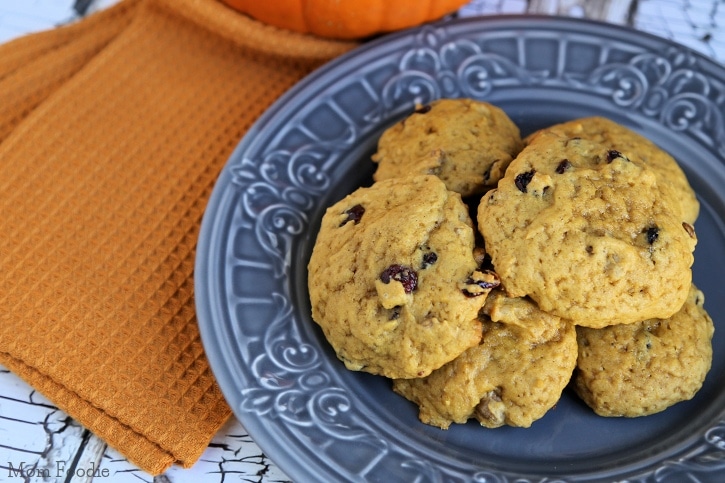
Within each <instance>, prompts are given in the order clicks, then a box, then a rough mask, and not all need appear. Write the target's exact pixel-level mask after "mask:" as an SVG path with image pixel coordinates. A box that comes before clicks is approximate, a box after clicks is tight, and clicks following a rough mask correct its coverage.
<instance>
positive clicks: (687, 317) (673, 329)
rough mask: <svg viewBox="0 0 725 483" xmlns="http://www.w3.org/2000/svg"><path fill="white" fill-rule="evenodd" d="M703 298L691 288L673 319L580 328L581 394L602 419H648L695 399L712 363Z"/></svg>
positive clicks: (710, 326)
mask: <svg viewBox="0 0 725 483" xmlns="http://www.w3.org/2000/svg"><path fill="white" fill-rule="evenodd" d="M704 300H705V297H704V295H703V294H702V292H700V291H699V290H697V288H696V287H694V286H693V287H692V289H691V290H690V293H689V296H688V298H687V301H686V302H685V304H684V306H683V307H682V310H680V311H679V312H678V313H677V314H675V315H674V316H673V317H671V318H669V319H665V320H661V319H651V320H645V321H643V322H638V323H635V324H626V325H614V326H611V327H606V328H604V329H588V328H582V327H579V328H577V339H578V344H579V360H578V362H577V371H576V376H575V378H574V382H575V384H574V387H575V390H576V392H577V394H579V396H580V397H581V398H582V399H583V400H584V401H585V402H586V403H587V404H588V405H589V406H590V407H591V408H592V409H594V411H595V412H596V413H597V414H599V415H600V416H625V417H637V416H646V415H649V414H654V413H657V412H660V411H662V410H664V409H666V408H668V407H669V406H672V405H673V404H676V403H678V402H680V401H685V400H688V399H691V398H692V397H693V395H694V394H695V393H696V392H697V391H698V390H699V389H700V387H701V386H702V383H703V381H704V379H705V376H706V374H707V372H708V371H709V370H710V365H711V362H712V345H711V341H712V336H713V331H714V328H713V323H712V320H711V319H710V317H709V315H708V314H707V312H706V311H705V308H704V306H703V304H704Z"/></svg>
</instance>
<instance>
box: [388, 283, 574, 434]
mask: <svg viewBox="0 0 725 483" xmlns="http://www.w3.org/2000/svg"><path fill="white" fill-rule="evenodd" d="M482 313H484V314H490V315H483V316H482V323H483V338H482V339H481V343H480V344H479V345H477V346H476V347H473V348H471V349H468V350H467V351H466V352H464V353H463V354H462V355H461V356H459V357H458V358H456V359H455V360H453V361H452V362H450V363H448V364H446V365H445V366H443V367H442V368H440V369H438V370H436V371H434V372H433V373H432V374H431V375H430V376H428V377H425V378H420V379H407V380H396V381H394V382H393V388H394V390H395V391H396V392H397V393H398V394H400V395H402V396H403V397H405V398H406V399H408V400H410V401H412V402H414V403H416V404H417V405H418V407H419V419H420V420H421V421H422V422H423V423H426V424H430V425H433V426H437V427H440V428H444V429H445V428H448V427H449V426H450V424H452V423H459V424H462V423H465V422H466V421H468V420H469V419H476V420H478V422H479V423H480V424H481V425H482V426H486V427H489V428H496V427H500V426H503V425H509V426H517V427H529V426H531V424H532V423H533V422H534V421H536V420H538V419H540V418H541V417H543V416H544V415H545V414H546V413H547V412H548V411H549V410H550V409H551V408H552V407H553V406H554V405H555V404H556V403H557V401H558V400H559V398H560V397H561V393H562V391H563V390H564V388H565V387H566V385H567V384H568V382H569V381H570V378H571V375H572V371H573V370H574V366H575V365H576V358H577V347H576V332H575V329H574V326H573V325H571V324H570V323H568V322H566V321H563V320H562V319H560V318H558V317H555V316H552V315H549V314H545V313H543V312H541V311H540V310H539V309H538V308H537V307H536V304H534V303H532V302H531V301H530V300H528V299H509V298H507V297H505V296H504V295H503V294H502V293H498V292H497V291H494V292H491V294H490V295H489V297H488V299H487V301H486V305H485V307H484V309H483V311H482Z"/></svg>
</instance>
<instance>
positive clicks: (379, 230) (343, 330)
mask: <svg viewBox="0 0 725 483" xmlns="http://www.w3.org/2000/svg"><path fill="white" fill-rule="evenodd" d="M473 249H474V227H473V223H472V221H471V219H470V216H469V214H468V208H467V207H466V206H465V205H464V203H463V202H462V201H461V197H460V195H459V194H457V193H454V192H451V191H449V190H447V189H446V187H445V185H444V184H443V182H442V181H441V180H440V179H438V178H437V177H435V176H430V175H428V176H414V177H408V178H400V179H390V180H385V181H380V182H377V183H375V184H373V185H372V186H371V187H369V188H360V189H358V190H357V191H355V192H354V193H352V194H350V195H349V196H347V197H346V198H345V199H343V200H341V201H339V202H338V203H336V204H335V205H333V206H332V207H330V208H329V209H328V210H327V212H326V213H325V215H324V216H323V218H322V224H321V228H320V231H319V234H318V236H317V240H316V243H315V246H314V249H313V252H312V256H311V259H310V262H309V267H308V269H309V276H308V286H309V292H310V301H311V304H312V318H313V319H314V320H315V322H317V323H318V324H319V325H320V327H321V328H322V330H323V332H324V334H325V336H326V337H327V340H328V341H329V342H330V344H331V345H332V347H333V348H334V349H335V352H336V353H337V356H338V357H339V358H340V359H341V360H342V361H343V362H344V363H345V365H346V366H347V368H349V369H351V370H360V371H366V372H370V373H373V374H380V375H383V376H387V377H391V378H409V377H421V376H425V375H427V374H429V373H430V372H431V371H433V370H434V369H437V368H439V367H440V366H442V365H443V364H445V363H446V362H449V361H451V360H452V359H454V358H455V357H457V356H458V355H459V354H461V353H462V352H463V351H464V350H466V349H467V348H469V347H471V346H474V345H476V344H478V342H479V340H480V338H481V323H480V322H479V321H478V320H477V319H476V317H477V314H478V310H479V309H480V308H481V306H482V305H483V303H484V301H485V299H486V295H487V294H488V292H489V291H490V289H491V287H493V286H495V285H497V284H498V279H497V277H496V276H495V275H494V274H492V273H485V272H482V271H479V270H478V266H477V263H476V261H475V259H474V257H473Z"/></svg>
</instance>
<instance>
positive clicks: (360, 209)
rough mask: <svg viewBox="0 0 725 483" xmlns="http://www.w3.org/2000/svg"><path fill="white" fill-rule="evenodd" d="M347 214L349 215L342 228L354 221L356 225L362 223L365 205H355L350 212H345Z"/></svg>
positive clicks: (341, 224)
mask: <svg viewBox="0 0 725 483" xmlns="http://www.w3.org/2000/svg"><path fill="white" fill-rule="evenodd" d="M345 214H346V215H347V218H345V219H344V220H343V221H342V223H340V226H343V225H345V224H347V222H349V221H352V222H354V223H355V224H356V225H357V224H358V223H360V219H361V218H362V216H363V214H365V207H364V206H363V205H355V206H353V207H352V208H350V209H349V210H347V211H345Z"/></svg>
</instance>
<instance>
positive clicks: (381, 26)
mask: <svg viewBox="0 0 725 483" xmlns="http://www.w3.org/2000/svg"><path fill="white" fill-rule="evenodd" d="M221 1H222V2H224V3H226V4H227V5H229V6H230V7H232V8H234V9H235V10H238V11H240V12H243V13H245V14H247V15H249V16H250V17H252V18H255V19H257V20H259V21H260V22H264V23H267V24H270V25H274V26H276V27H281V28H284V29H287V30H293V31H295V32H300V33H306V34H313V35H317V36H320V37H327V38H334V39H359V38H364V37H368V36H371V35H375V34H379V33H384V32H392V31H394V30H400V29H404V28H407V27H413V26H416V25H420V24H422V23H425V22H428V21H432V20H437V19H439V18H441V17H443V16H444V15H446V14H448V13H451V12H454V11H455V10H457V9H458V8H460V7H461V6H462V5H464V4H466V3H468V2H469V1H470V0H221Z"/></svg>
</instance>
